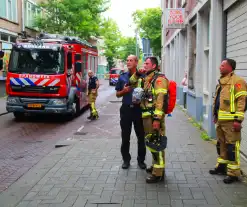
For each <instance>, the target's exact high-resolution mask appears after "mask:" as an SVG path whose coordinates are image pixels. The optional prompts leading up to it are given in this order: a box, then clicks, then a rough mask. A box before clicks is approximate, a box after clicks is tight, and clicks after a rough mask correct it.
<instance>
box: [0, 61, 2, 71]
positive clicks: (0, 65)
mask: <svg viewBox="0 0 247 207" xmlns="http://www.w3.org/2000/svg"><path fill="white" fill-rule="evenodd" d="M2 69H3V59H0V71H1V70H2Z"/></svg>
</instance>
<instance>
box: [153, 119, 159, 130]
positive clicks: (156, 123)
mask: <svg viewBox="0 0 247 207" xmlns="http://www.w3.org/2000/svg"><path fill="white" fill-rule="evenodd" d="M159 129H160V121H158V120H154V121H153V130H159Z"/></svg>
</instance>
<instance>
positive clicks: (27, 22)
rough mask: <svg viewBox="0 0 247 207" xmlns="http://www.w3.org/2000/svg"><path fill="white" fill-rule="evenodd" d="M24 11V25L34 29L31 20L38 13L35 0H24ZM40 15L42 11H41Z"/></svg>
mask: <svg viewBox="0 0 247 207" xmlns="http://www.w3.org/2000/svg"><path fill="white" fill-rule="evenodd" d="M33 7H35V11H34V12H33ZM25 12H26V18H25V26H26V27H29V28H33V29H35V28H34V27H33V26H32V22H33V19H34V16H35V15H37V14H38V13H39V8H38V5H37V4H36V3H35V2H33V1H31V0H26V8H25ZM29 12H30V13H29ZM41 15H42V11H41Z"/></svg>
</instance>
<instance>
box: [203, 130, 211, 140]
mask: <svg viewBox="0 0 247 207" xmlns="http://www.w3.org/2000/svg"><path fill="white" fill-rule="evenodd" d="M201 138H202V139H203V140H204V141H209V140H210V139H211V138H210V136H208V134H207V133H206V132H202V133H201Z"/></svg>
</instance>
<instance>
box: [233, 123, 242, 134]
mask: <svg viewBox="0 0 247 207" xmlns="http://www.w3.org/2000/svg"><path fill="white" fill-rule="evenodd" d="M241 129H242V125H241V122H238V121H234V122H233V131H235V132H240V131H241Z"/></svg>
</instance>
